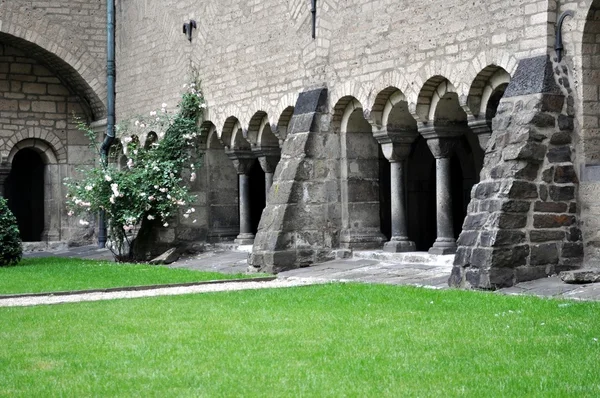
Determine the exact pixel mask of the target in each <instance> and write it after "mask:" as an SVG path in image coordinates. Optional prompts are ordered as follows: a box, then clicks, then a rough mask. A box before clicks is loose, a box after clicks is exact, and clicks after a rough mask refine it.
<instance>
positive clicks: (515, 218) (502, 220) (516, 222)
mask: <svg viewBox="0 0 600 398" xmlns="http://www.w3.org/2000/svg"><path fill="white" fill-rule="evenodd" d="M492 225H493V226H495V227H497V228H500V229H519V228H525V226H526V225H527V214H511V213H500V214H496V217H495V220H494V222H493V224H492Z"/></svg>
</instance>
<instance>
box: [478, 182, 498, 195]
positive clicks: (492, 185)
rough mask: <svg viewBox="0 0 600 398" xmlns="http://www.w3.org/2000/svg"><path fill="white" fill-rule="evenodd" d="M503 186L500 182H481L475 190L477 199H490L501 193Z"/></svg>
mask: <svg viewBox="0 0 600 398" xmlns="http://www.w3.org/2000/svg"><path fill="white" fill-rule="evenodd" d="M500 187H501V184H500V183H499V182H496V181H494V182H481V183H479V184H477V187H476V188H475V196H474V197H475V198H476V199H488V198H490V197H492V196H494V195H495V194H497V193H498V192H499V191H500Z"/></svg>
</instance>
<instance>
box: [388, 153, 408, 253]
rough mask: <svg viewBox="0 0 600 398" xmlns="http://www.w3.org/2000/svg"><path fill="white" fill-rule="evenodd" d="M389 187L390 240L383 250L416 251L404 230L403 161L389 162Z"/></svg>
mask: <svg viewBox="0 0 600 398" xmlns="http://www.w3.org/2000/svg"><path fill="white" fill-rule="evenodd" d="M390 171H391V174H390V175H391V178H390V185H391V196H392V197H391V202H392V239H391V240H390V241H389V242H386V243H385V244H384V245H383V250H384V251H387V252H392V253H400V252H411V251H415V250H416V246H415V243H414V242H412V241H410V240H409V239H408V231H407V228H406V205H405V203H404V199H405V197H406V196H405V194H404V160H403V159H402V160H397V161H395V160H394V161H391V162H390Z"/></svg>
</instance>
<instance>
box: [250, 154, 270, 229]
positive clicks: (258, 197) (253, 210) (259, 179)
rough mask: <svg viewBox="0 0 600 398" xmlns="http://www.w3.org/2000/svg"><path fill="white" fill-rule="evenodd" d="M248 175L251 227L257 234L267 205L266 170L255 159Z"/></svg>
mask: <svg viewBox="0 0 600 398" xmlns="http://www.w3.org/2000/svg"><path fill="white" fill-rule="evenodd" d="M248 176H249V177H250V227H251V229H252V233H253V234H256V232H257V231H258V224H259V223H260V218H261V217H262V212H263V210H264V209H265V206H266V194H265V172H264V171H263V169H262V168H261V167H260V163H259V162H258V160H255V161H254V163H253V165H252V167H251V168H250V172H249V173H248Z"/></svg>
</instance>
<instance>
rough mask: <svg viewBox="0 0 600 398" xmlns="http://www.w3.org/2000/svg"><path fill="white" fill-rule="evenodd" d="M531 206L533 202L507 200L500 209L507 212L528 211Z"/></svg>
mask: <svg viewBox="0 0 600 398" xmlns="http://www.w3.org/2000/svg"><path fill="white" fill-rule="evenodd" d="M530 208H531V202H528V201H524V200H507V201H504V202H502V206H501V208H500V210H502V211H503V212H506V213H527V212H528V211H529V209H530Z"/></svg>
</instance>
